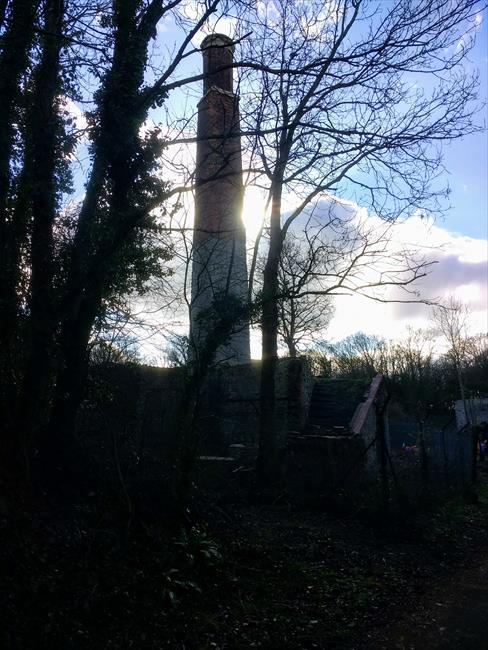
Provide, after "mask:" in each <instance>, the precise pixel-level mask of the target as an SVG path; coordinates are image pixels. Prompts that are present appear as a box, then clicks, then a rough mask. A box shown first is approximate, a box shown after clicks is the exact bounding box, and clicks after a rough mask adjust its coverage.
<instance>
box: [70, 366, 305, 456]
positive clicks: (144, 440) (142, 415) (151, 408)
mask: <svg viewBox="0 0 488 650" xmlns="http://www.w3.org/2000/svg"><path fill="white" fill-rule="evenodd" d="M260 371H261V364H260V362H257V361H256V362H252V363H250V364H243V365H239V366H223V365H222V366H220V367H217V368H215V369H214V370H213V371H212V372H211V373H210V374H209V377H208V380H207V382H206V384H205V386H204V389H203V391H202V395H201V400H200V408H199V413H198V418H197V426H198V428H199V431H200V439H201V453H204V454H207V453H208V454H216V455H227V453H228V447H229V445H231V444H236V443H237V444H238V443H242V444H246V445H253V444H256V443H257V438H258V431H259V414H260V406H259V384H260ZM183 381H184V375H183V370H182V369H180V368H153V367H150V366H136V365H117V364H112V365H108V366H103V367H94V368H92V369H91V373H90V379H89V383H88V391H87V397H86V399H85V400H84V402H83V405H82V408H81V410H80V415H79V418H78V431H79V433H80V435H81V436H84V437H93V436H97V435H99V434H100V432H109V433H110V432H113V433H115V434H116V435H117V436H118V437H120V436H122V437H125V438H128V437H130V439H131V441H132V442H131V444H132V445H133V446H135V447H137V448H140V449H144V450H149V451H150V452H151V453H154V454H156V455H158V456H160V455H165V454H166V453H167V447H168V442H169V436H170V433H171V430H172V426H173V424H174V420H175V416H176V413H177V409H178V406H179V403H180V399H181V395H182V389H183ZM276 384H277V429H278V432H279V435H280V441H281V443H282V444H283V445H284V444H285V441H286V435H287V432H289V431H301V430H302V429H303V427H304V425H305V421H306V417H307V408H308V396H309V394H310V393H311V386H312V385H313V377H312V375H311V372H310V369H309V366H308V364H307V362H306V361H305V360H302V359H280V360H279V363H278V370H277V379H276Z"/></svg>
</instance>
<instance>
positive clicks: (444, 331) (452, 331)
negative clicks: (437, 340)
mask: <svg viewBox="0 0 488 650" xmlns="http://www.w3.org/2000/svg"><path fill="white" fill-rule="evenodd" d="M432 320H433V322H434V324H435V326H436V327H437V328H438V331H439V333H440V334H441V335H442V337H443V338H444V340H445V342H446V343H447V346H448V350H447V357H448V359H449V360H450V361H451V363H452V364H453V366H454V369H455V372H456V377H457V382H458V387H459V393H460V395H461V400H462V402H463V409H464V415H465V418H466V422H467V423H468V424H469V423H470V422H471V416H470V412H469V407H468V401H467V395H466V383H465V366H466V362H467V360H468V355H469V348H470V341H469V337H468V331H467V326H468V320H469V309H468V307H467V305H466V304H464V303H463V302H462V301H461V300H459V299H458V298H455V297H454V296H450V297H449V298H448V300H447V302H446V304H445V305H439V306H438V307H434V309H433V310H432Z"/></svg>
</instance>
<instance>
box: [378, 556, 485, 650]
mask: <svg viewBox="0 0 488 650" xmlns="http://www.w3.org/2000/svg"><path fill="white" fill-rule="evenodd" d="M385 632H386V633H384V634H382V635H381V637H380V638H379V639H378V641H377V643H376V644H375V645H372V646H370V647H375V648H378V649H379V648H381V649H382V650H393V649H395V650H488V548H484V549H483V550H482V551H480V552H479V553H478V554H476V555H475V562H473V561H471V562H470V563H469V564H468V563H466V564H465V565H464V566H463V567H462V568H460V569H459V570H458V571H457V572H456V573H455V574H454V575H453V576H452V577H451V578H450V579H449V580H448V581H444V582H443V583H442V584H440V585H436V586H435V587H434V588H432V589H430V590H429V591H428V592H427V593H426V594H425V595H424V596H423V598H422V604H421V609H420V611H419V612H415V613H413V614H412V615H408V614H406V615H405V617H404V620H403V621H402V622H401V623H400V624H399V625H396V626H394V627H393V628H392V629H389V630H388V629H387V630H385Z"/></svg>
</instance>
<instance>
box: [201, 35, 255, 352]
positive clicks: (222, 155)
mask: <svg viewBox="0 0 488 650" xmlns="http://www.w3.org/2000/svg"><path fill="white" fill-rule="evenodd" d="M201 47H202V52H203V70H204V73H205V79H204V83H203V97H202V99H201V100H200V102H199V104H198V130H197V136H198V143H197V166H196V174H195V176H196V190H195V224H194V236H193V264H192V300H191V310H190V329H191V336H192V338H193V340H194V342H195V344H196V346H197V349H198V345H199V342H201V341H202V340H203V336H204V334H205V331H204V327H205V325H204V323H203V321H202V320H201V319H199V315H200V314H201V313H202V311H205V310H206V309H207V308H209V307H210V306H211V305H212V302H213V300H214V297H215V296H216V295H217V294H218V295H222V293H228V294H232V295H233V296H235V297H236V298H238V299H239V300H242V301H245V300H246V298H247V285H248V278H247V263H246V232H245V229H244V225H243V223H242V199H243V185H242V160H241V140H240V135H239V99H238V97H237V96H236V95H234V93H233V81H232V77H233V70H232V68H231V67H230V66H231V65H232V62H233V54H234V46H233V44H232V40H231V39H230V38H229V37H227V36H224V35H222V34H212V35H210V36H207V37H206V38H205V39H204V41H203V42H202V46H201ZM226 66H227V67H226ZM217 360H219V361H226V362H227V363H231V364H236V363H247V362H249V361H250V344H249V325H248V324H242V323H239V324H238V326H237V327H236V331H235V333H234V334H233V335H232V338H231V340H230V342H229V343H228V344H226V345H223V346H221V348H219V350H218V352H217Z"/></svg>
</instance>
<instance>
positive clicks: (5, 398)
mask: <svg viewBox="0 0 488 650" xmlns="http://www.w3.org/2000/svg"><path fill="white" fill-rule="evenodd" d="M38 5H39V1H38V0H13V1H12V2H11V3H10V7H7V3H4V4H2V15H1V16H0V18H2V19H3V22H4V23H5V31H4V33H3V34H2V37H1V39H0V48H1V49H0V341H1V348H0V414H1V418H2V428H3V429H4V431H6V432H10V430H11V425H12V419H11V414H12V404H13V403H14V402H15V395H16V381H15V366H16V364H17V358H16V354H15V353H16V349H17V346H16V341H17V338H18V336H19V333H18V313H19V304H18V294H17V288H18V287H17V285H16V278H17V265H16V264H15V263H13V259H12V246H13V245H14V244H15V239H16V237H15V228H16V224H15V223H13V221H12V216H11V209H10V207H11V206H9V202H10V201H11V199H12V189H13V188H12V180H13V178H12V161H13V157H14V143H15V133H16V128H15V123H16V121H17V120H16V119H15V116H16V113H17V112H18V110H19V102H20V101H21V95H22V83H21V82H22V78H23V76H24V75H25V74H26V72H27V68H28V64H29V52H30V49H31V45H32V41H33V37H34V27H35V24H36V11H37V7H38ZM14 261H15V256H14ZM4 435H6V436H8V435H10V434H9V433H5V434H4ZM9 442H10V441H7V440H3V443H9ZM7 446H8V445H7Z"/></svg>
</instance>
